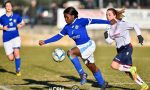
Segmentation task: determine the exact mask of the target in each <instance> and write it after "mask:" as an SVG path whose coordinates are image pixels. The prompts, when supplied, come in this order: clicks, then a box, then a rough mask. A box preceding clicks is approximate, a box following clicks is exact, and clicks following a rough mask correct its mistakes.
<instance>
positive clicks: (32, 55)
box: [0, 46, 150, 90]
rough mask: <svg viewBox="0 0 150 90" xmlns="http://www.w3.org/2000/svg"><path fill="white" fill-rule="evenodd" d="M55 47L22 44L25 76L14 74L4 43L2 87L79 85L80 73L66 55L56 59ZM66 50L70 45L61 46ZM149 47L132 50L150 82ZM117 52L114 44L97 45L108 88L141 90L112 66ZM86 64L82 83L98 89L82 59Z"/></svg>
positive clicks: (26, 89) (0, 72)
mask: <svg viewBox="0 0 150 90" xmlns="http://www.w3.org/2000/svg"><path fill="white" fill-rule="evenodd" d="M54 48H56V47H52V46H49V47H22V48H21V59H22V65H21V71H22V76H21V77H17V76H16V75H15V65H14V62H10V61H8V59H7V57H6V55H5V52H4V49H3V47H0V90H1V89H2V90H3V89H6V88H9V89H14V90H29V89H33V90H36V89H49V88H50V87H54V86H56V87H57V86H58V87H65V89H71V87H72V86H73V85H79V76H78V74H77V72H76V70H75V69H74V67H73V65H72V63H71V62H70V61H69V59H68V58H66V59H65V60H64V61H63V62H61V63H57V62H55V61H53V59H52V57H51V52H52V50H53V49H54ZM62 48H63V49H65V50H66V51H67V49H70V47H62ZM149 51H150V47H136V48H134V52H133V65H135V66H137V70H138V73H139V75H140V76H141V77H142V79H143V80H144V81H145V82H148V84H149V86H150V67H149V65H150V54H149ZM115 54H116V51H115V48H114V47H102V46H101V47H97V49H96V51H95V63H96V65H97V66H98V67H99V68H100V70H101V72H102V74H103V76H104V78H105V80H106V81H108V82H109V83H110V85H111V86H112V87H111V88H109V89H108V90H139V89H140V86H138V85H137V84H135V83H134V81H132V80H130V79H129V77H128V76H126V75H125V73H123V72H119V71H115V70H112V69H111V68H110V64H111V62H112V59H113V58H114V56H115ZM81 63H82V65H83V68H84V69H85V71H86V72H87V73H88V75H89V76H88V82H87V83H86V84H85V85H83V86H80V85H79V87H80V89H83V90H99V89H98V88H97V87H93V86H91V85H92V84H93V83H94V82H95V79H94V77H93V75H92V73H91V72H90V71H89V70H88V69H87V68H86V66H85V65H84V63H83V62H82V61H81Z"/></svg>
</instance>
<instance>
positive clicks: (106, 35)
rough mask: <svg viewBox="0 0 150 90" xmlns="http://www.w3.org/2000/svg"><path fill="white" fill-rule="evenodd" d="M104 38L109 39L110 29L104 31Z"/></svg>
mask: <svg viewBox="0 0 150 90" xmlns="http://www.w3.org/2000/svg"><path fill="white" fill-rule="evenodd" d="M104 38H105V39H107V38H108V31H105V32H104Z"/></svg>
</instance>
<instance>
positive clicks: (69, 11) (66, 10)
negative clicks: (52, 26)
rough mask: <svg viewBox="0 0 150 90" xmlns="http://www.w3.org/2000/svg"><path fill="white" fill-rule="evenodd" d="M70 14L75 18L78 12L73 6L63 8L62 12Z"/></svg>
mask: <svg viewBox="0 0 150 90" xmlns="http://www.w3.org/2000/svg"><path fill="white" fill-rule="evenodd" d="M65 13H67V14H70V15H74V17H75V18H77V17H78V12H77V10H76V9H75V8H74V7H68V8H66V9H65V10H64V14H65Z"/></svg>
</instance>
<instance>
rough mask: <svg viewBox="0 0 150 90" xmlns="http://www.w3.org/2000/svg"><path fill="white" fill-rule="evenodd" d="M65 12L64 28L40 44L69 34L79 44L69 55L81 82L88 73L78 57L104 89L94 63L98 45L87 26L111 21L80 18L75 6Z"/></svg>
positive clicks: (84, 80) (102, 81)
mask: <svg viewBox="0 0 150 90" xmlns="http://www.w3.org/2000/svg"><path fill="white" fill-rule="evenodd" d="M63 13H64V18H65V21H66V23H67V24H66V25H65V26H64V28H63V29H62V30H61V31H60V33H59V34H57V35H55V36H54V37H52V38H49V39H47V40H40V41H39V45H44V44H48V43H51V42H55V41H57V40H60V39H61V38H62V37H64V36H65V35H68V36H69V37H70V38H72V39H73V40H74V41H75V43H76V45H77V46H76V47H73V48H72V49H70V50H69V51H68V53H67V55H68V57H69V59H70V60H71V62H72V63H73V65H74V67H75V68H76V70H77V72H78V74H79V75H80V77H81V82H80V84H81V85H83V84H85V83H86V82H87V74H86V73H85V71H84V70H83V68H82V66H81V64H80V62H79V58H78V57H81V58H82V59H83V61H84V62H85V64H86V66H87V67H88V68H89V69H90V71H91V72H92V73H93V75H94V77H95V79H96V80H97V82H98V84H99V86H100V87H101V89H102V90H103V89H104V88H105V82H104V79H103V77H102V74H101V72H100V70H99V69H98V67H97V66H96V65H95V63H94V55H93V53H94V51H95V48H96V45H95V42H94V41H93V40H91V39H90V37H89V36H88V34H87V30H86V26H87V25H89V24H110V22H109V21H107V20H101V19H90V18H78V12H77V11H76V9H75V8H74V7H68V8H66V9H65V10H64V12H63Z"/></svg>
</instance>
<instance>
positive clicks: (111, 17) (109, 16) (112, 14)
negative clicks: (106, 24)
mask: <svg viewBox="0 0 150 90" xmlns="http://www.w3.org/2000/svg"><path fill="white" fill-rule="evenodd" d="M106 17H107V19H108V20H109V21H111V20H113V19H116V15H114V13H113V12H112V11H111V10H108V11H107V12H106Z"/></svg>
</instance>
